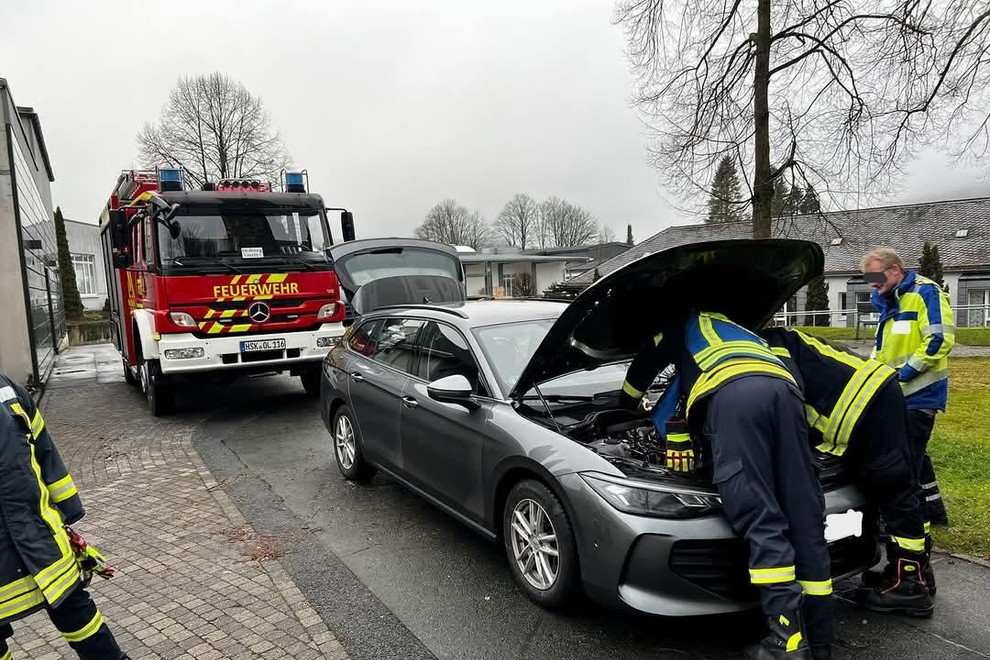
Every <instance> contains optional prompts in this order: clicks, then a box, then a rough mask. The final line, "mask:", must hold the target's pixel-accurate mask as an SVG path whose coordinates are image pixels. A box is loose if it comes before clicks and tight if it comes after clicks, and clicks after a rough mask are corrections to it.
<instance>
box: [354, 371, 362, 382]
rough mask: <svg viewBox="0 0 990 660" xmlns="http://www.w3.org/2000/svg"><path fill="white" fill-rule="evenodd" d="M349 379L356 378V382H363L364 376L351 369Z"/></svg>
mask: <svg viewBox="0 0 990 660" xmlns="http://www.w3.org/2000/svg"><path fill="white" fill-rule="evenodd" d="M351 380H356V381H357V382H359V383H360V382H363V381H364V376H362V375H361V374H359V373H358V372H356V371H352V372H351Z"/></svg>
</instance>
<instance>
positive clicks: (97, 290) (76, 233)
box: [65, 220, 107, 309]
mask: <svg viewBox="0 0 990 660" xmlns="http://www.w3.org/2000/svg"><path fill="white" fill-rule="evenodd" d="M65 237H66V239H67V240H68V243H69V252H70V253H71V254H72V255H73V256H75V255H84V256H85V257H92V259H93V268H94V270H95V273H93V281H92V282H91V283H90V288H91V289H92V291H93V293H88V294H87V293H83V289H84V286H83V283H82V282H81V281H80V279H81V278H80V275H79V273H78V272H77V273H76V285H77V286H78V288H79V297H80V298H82V303H83V307H85V308H86V309H103V306H104V305H105V304H106V302H107V276H106V273H105V272H104V269H103V250H102V249H101V247H100V228H99V227H98V226H96V225H94V224H89V223H86V222H76V221H75V220H66V221H65Z"/></svg>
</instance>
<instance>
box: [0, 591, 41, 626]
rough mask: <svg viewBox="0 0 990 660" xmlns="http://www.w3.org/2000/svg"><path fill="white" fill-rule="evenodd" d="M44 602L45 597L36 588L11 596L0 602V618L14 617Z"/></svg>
mask: <svg viewBox="0 0 990 660" xmlns="http://www.w3.org/2000/svg"><path fill="white" fill-rule="evenodd" d="M44 602H45V597H44V596H43V595H41V591H40V590H39V589H37V588H35V589H32V590H31V591H29V592H27V593H25V594H21V595H20V596H17V597H16V598H12V599H10V600H8V601H6V602H4V603H0V620H3V619H7V618H10V617H14V616H16V615H18V614H21V613H23V612H26V611H28V610H31V609H34V608H35V607H38V606H39V605H41V604H43V603H44Z"/></svg>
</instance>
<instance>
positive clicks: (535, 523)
mask: <svg viewBox="0 0 990 660" xmlns="http://www.w3.org/2000/svg"><path fill="white" fill-rule="evenodd" d="M509 535H510V537H511V539H510V540H511V541H512V554H513V556H514V557H515V560H516V566H517V567H518V568H519V573H520V574H521V575H522V576H523V578H524V579H525V580H526V582H528V583H529V584H531V585H532V586H534V587H536V588H537V589H541V590H546V589H549V588H550V587H552V586H553V585H554V582H556V581H557V572H558V571H559V569H560V551H559V548H558V546H557V531H556V530H555V529H554V527H553V523H552V522H551V521H550V516H549V515H547V512H546V510H545V509H544V508H543V507H542V506H540V504H539V502H536V501H535V500H531V499H524V500H520V501H519V502H518V503H517V504H516V506H515V507H514V508H513V509H512V524H511V527H510V531H509Z"/></svg>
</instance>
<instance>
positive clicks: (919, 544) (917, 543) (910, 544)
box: [890, 535, 925, 552]
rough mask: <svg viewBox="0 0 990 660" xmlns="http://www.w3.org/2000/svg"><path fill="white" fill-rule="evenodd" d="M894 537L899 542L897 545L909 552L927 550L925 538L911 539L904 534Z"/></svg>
mask: <svg viewBox="0 0 990 660" xmlns="http://www.w3.org/2000/svg"><path fill="white" fill-rule="evenodd" d="M890 538H892V539H894V541H895V542H896V543H897V546H898V547H899V548H901V549H903V550H907V551H908V552H924V551H925V539H923V538H922V539H909V538H905V537H903V536H893V535H891V537H890Z"/></svg>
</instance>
